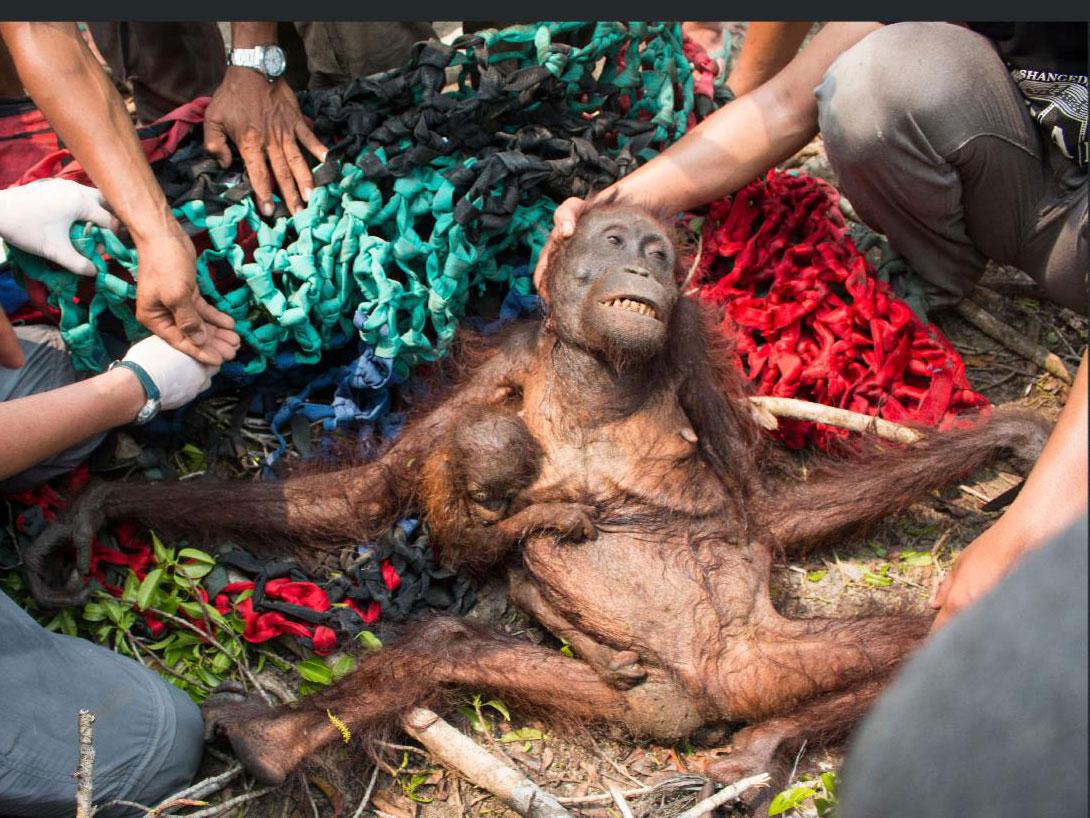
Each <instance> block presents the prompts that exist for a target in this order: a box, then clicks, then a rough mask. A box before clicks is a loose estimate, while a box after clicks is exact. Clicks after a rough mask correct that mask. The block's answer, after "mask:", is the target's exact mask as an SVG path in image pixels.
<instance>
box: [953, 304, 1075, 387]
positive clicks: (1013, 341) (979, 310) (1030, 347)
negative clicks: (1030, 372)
mask: <svg viewBox="0 0 1090 818" xmlns="http://www.w3.org/2000/svg"><path fill="white" fill-rule="evenodd" d="M955 309H956V310H957V314H958V315H960V316H961V317H962V318H964V319H965V320H966V321H968V322H969V323H970V324H972V325H973V326H974V327H976V328H977V329H978V330H980V331H981V332H983V333H984V334H985V335H987V336H989V337H991V338H994V339H995V340H996V341H998V342H999V343H1001V344H1002V345H1003V346H1005V347H1006V348H1007V349H1009V350H1010V351H1011V352H1014V353H1017V354H1018V355H1021V356H1022V357H1023V358H1025V359H1026V360H1027V361H1032V362H1033V363H1035V364H1037V366H1039V367H1041V369H1043V370H1045V372H1047V373H1049V374H1050V375H1054V376H1055V377H1057V378H1059V379H1060V380H1061V381H1063V382H1064V383H1066V384H1067V385H1068V386H1070V385H1071V384H1072V383H1074V379H1073V378H1072V377H1071V373H1070V372H1068V371H1067V367H1066V366H1064V362H1063V361H1062V360H1060V357H1059V356H1058V355H1056V354H1054V353H1052V352H1049V351H1048V350H1047V349H1045V348H1044V347H1043V346H1041V345H1040V344H1035V343H1033V342H1032V341H1030V340H1029V339H1028V338H1026V337H1025V336H1023V335H1020V334H1018V333H1017V332H1015V331H1014V330H1013V329H1011V328H1010V327H1008V326H1007V325H1006V324H1004V323H1002V322H1001V321H1000V320H999V319H998V318H996V317H995V316H993V315H992V314H991V313H990V312H988V311H987V310H985V309H984V308H983V307H981V306H980V305H979V304H977V303H976V302H975V301H972V300H971V299H968V298H963V299H961V301H959V302H958V305H957V307H956V308H955Z"/></svg>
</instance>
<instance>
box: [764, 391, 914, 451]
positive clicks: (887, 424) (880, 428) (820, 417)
mask: <svg viewBox="0 0 1090 818" xmlns="http://www.w3.org/2000/svg"><path fill="white" fill-rule="evenodd" d="M749 400H750V403H752V404H753V405H754V406H756V407H757V408H758V410H759V411H762V412H765V413H768V414H769V415H771V416H773V417H779V418H791V419H793V420H810V421H814V422H816V423H824V424H825V425H826V426H835V427H837V428H838V429H848V430H849V431H852V432H862V433H869V434H873V435H877V436H878V437H880V438H883V439H884V440H892V441H894V442H895V443H915V442H916V441H917V440H919V439H920V434H919V432H916V431H914V430H912V429H909V428H908V427H907V426H901V425H900V424H899V423H892V422H891V421H888V420H882V418H877V417H872V416H871V415H864V414H860V413H859V412H851V411H849V410H847V409H839V408H837V407H835V406H826V405H825V404H823V403H813V402H811V401H805V400H797V399H796V398H775V397H770V396H768V395H754V396H752V397H751V398H750V399H749ZM766 428H767V427H766ZM773 428H774V427H773Z"/></svg>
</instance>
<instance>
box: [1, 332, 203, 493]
mask: <svg viewBox="0 0 1090 818" xmlns="http://www.w3.org/2000/svg"><path fill="white" fill-rule="evenodd" d="M2 315H3V312H2V311H0V316H2ZM3 320H5V321H6V318H5V319H3ZM125 360H128V361H135V362H137V363H139V364H140V365H141V366H142V367H143V368H144V370H145V371H146V372H147V373H148V375H149V376H150V377H151V379H152V381H153V382H154V383H155V385H156V386H157V387H158V388H159V391H160V395H161V402H162V406H163V408H165V409H174V408H177V407H178V406H181V405H183V404H185V403H188V402H189V401H190V400H192V399H193V398H195V397H196V396H197V395H198V394H200V393H201V392H202V391H204V389H206V388H207V387H208V383H209V381H210V380H211V378H212V375H213V374H215V372H216V369H217V367H212V366H206V365H204V364H200V363H198V362H197V361H195V360H193V359H192V358H190V357H189V356H188V355H186V354H185V353H183V352H179V351H178V350H176V349H173V348H171V347H170V346H169V345H168V344H167V343H166V342H164V341H163V340H162V339H161V338H157V337H155V336H152V337H150V338H145V339H144V340H143V341H140V342H139V343H137V344H134V345H133V347H132V348H131V349H130V350H129V352H128V354H127V355H126V356H125ZM146 400H147V397H146V396H145V394H144V387H143V386H141V384H140V381H139V380H138V379H137V377H136V375H135V374H134V373H133V372H132V371H130V370H129V369H126V368H123V367H117V368H115V369H111V370H109V371H108V372H103V373H102V374H101V375H96V376H94V377H93V378H88V379H86V380H83V381H78V382H76V383H73V384H69V385H68V386H63V387H61V388H60V389H54V390H52V391H50V392H41V393H39V394H36V395H28V396H27V397H24V398H16V399H15V400H9V401H4V402H2V403H0V452H2V453H3V457H0V479H4V478H7V477H10V476H11V475H13V474H19V473H20V472H22V471H24V470H26V469H28V468H30V467H31V466H33V465H35V464H37V463H40V462H42V461H43V460H45V459H47V458H49V457H51V456H53V455H55V454H57V453H58V452H63V451H64V450H65V449H68V448H71V447H72V446H75V445H76V444H77V443H79V442H81V441H83V440H86V439H87V438H89V437H92V436H93V435H96V434H98V433H99V432H104V431H106V430H108V429H112V428H114V427H115V426H122V425H124V424H126V423H130V422H131V421H133V420H134V419H135V418H136V415H137V413H138V412H139V411H140V409H141V407H142V406H143V405H144V403H145V401H146Z"/></svg>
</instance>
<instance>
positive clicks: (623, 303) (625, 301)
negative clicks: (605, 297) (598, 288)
mask: <svg viewBox="0 0 1090 818" xmlns="http://www.w3.org/2000/svg"><path fill="white" fill-rule="evenodd" d="M602 304H603V306H606V307H619V308H620V309H622V310H628V311H629V312H635V313H639V314H640V315H644V316H646V317H648V318H653V319H655V320H656V321H657V320H658V317H659V316H658V313H657V312H655V309H654V307H649V306H648V305H647V304H643V303H641V302H639V301H633V300H632V299H630V298H611V299H610V300H609V301H603V302H602Z"/></svg>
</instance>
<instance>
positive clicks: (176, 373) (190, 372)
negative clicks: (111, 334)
mask: <svg viewBox="0 0 1090 818" xmlns="http://www.w3.org/2000/svg"><path fill="white" fill-rule="evenodd" d="M232 354H233V353H232ZM125 360H126V361H132V362H133V363H134V364H139V365H140V367H141V368H142V369H143V370H144V371H145V372H147V373H148V375H149V376H150V377H151V379H152V381H153V382H154V383H155V386H156V387H157V388H158V389H159V404H160V406H162V408H163V409H177V408H178V407H179V406H184V405H185V404H187V403H189V402H190V401H191V400H193V399H194V398H195V397H197V395H199V394H201V392H203V391H204V390H205V389H207V388H208V386H209V384H210V383H212V376H213V375H215V374H216V373H217V372H219V365H215V366H210V365H208V364H202V363H200V362H199V361H195V360H194V359H193V358H190V357H189V356H188V355H186V354H185V353H184V352H179V351H178V350H177V349H175V348H174V347H172V346H171V345H170V344H168V343H167V342H166V341H164V340H163V339H162V338H159V337H158V336H156V335H152V336H150V337H148V338H145V339H144V340H143V341H138V342H137V343H135V344H133V345H132V346H131V347H129V351H128V352H127V353H126V354H125Z"/></svg>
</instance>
